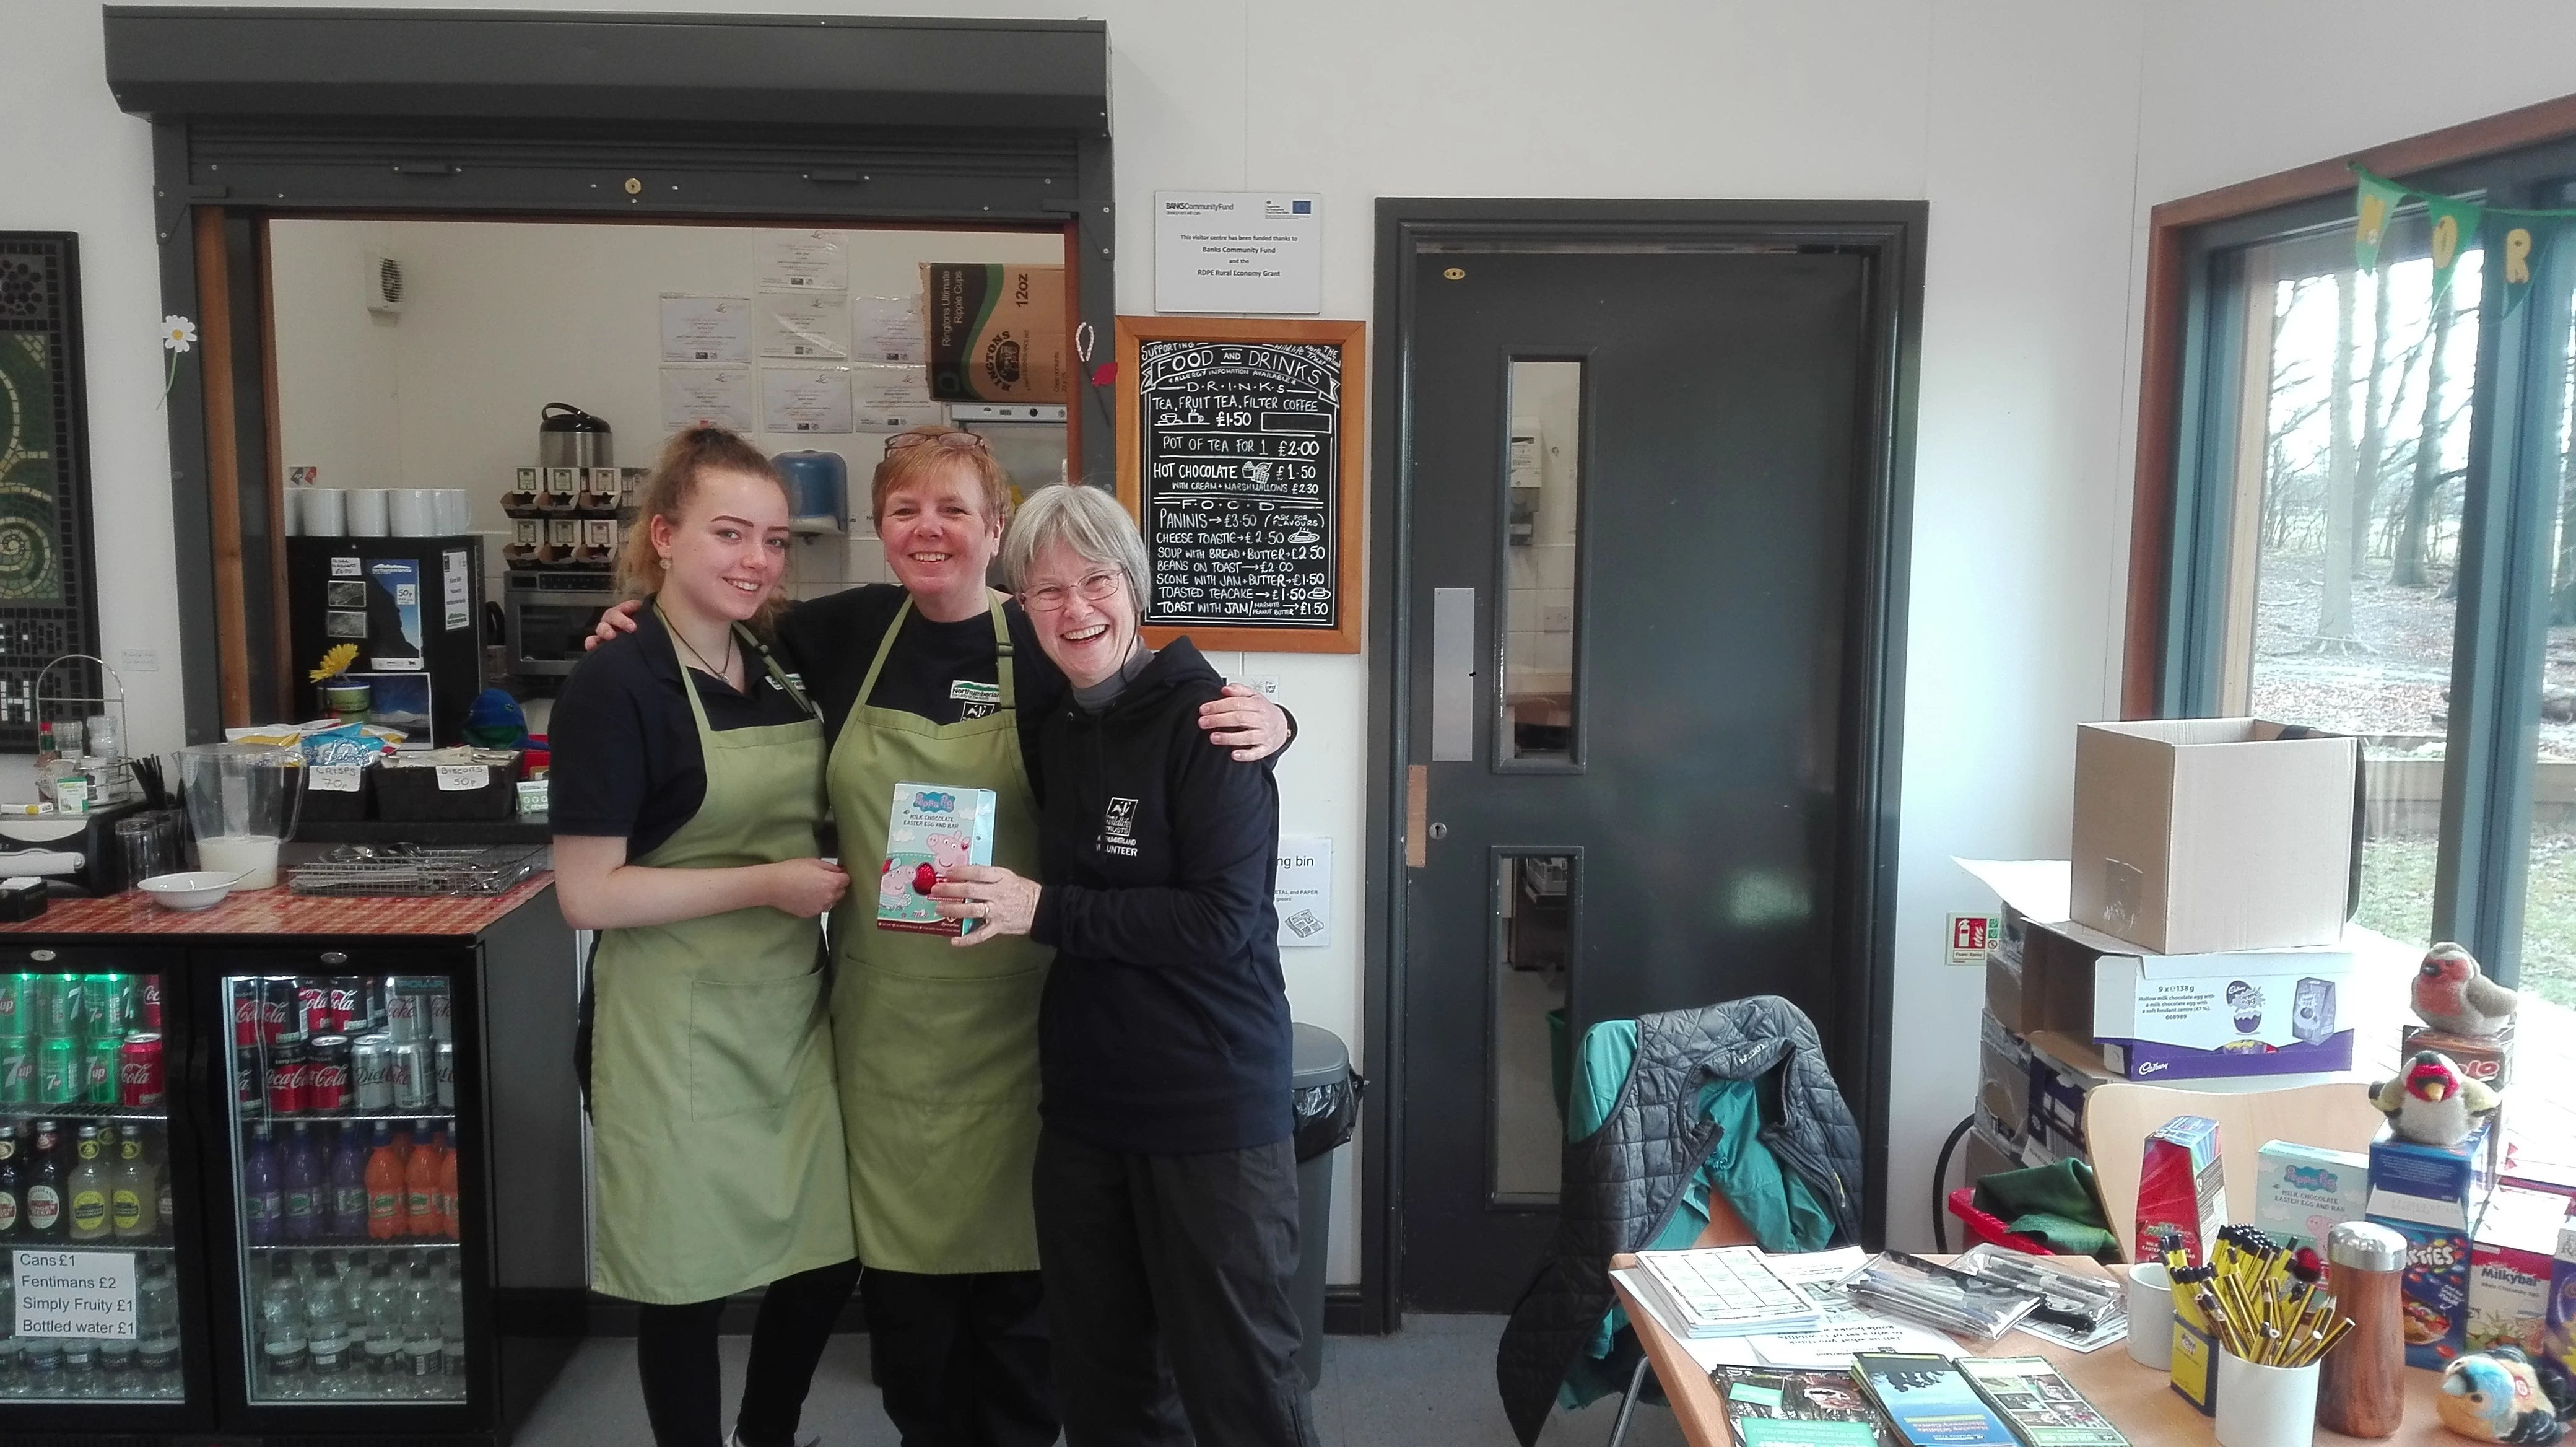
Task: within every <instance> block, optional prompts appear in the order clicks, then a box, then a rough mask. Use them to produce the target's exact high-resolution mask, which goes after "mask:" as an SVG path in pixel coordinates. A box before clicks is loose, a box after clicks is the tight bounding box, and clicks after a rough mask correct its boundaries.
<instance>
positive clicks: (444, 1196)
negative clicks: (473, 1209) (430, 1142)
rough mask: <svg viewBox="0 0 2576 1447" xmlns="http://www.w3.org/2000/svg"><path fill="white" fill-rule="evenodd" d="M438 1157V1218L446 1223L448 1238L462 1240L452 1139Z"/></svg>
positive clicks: (462, 1219) (462, 1214)
mask: <svg viewBox="0 0 2576 1447" xmlns="http://www.w3.org/2000/svg"><path fill="white" fill-rule="evenodd" d="M439 1157H440V1160H439V1166H438V1199H439V1208H438V1215H439V1219H440V1220H441V1221H443V1222H445V1223H446V1225H447V1239H448V1240H450V1241H462V1240H464V1239H465V1210H464V1206H463V1203H461V1202H460V1201H458V1200H457V1199H456V1145H455V1143H454V1142H453V1141H452V1140H451V1141H450V1142H449V1143H448V1146H447V1149H445V1150H443V1151H441V1152H439Z"/></svg>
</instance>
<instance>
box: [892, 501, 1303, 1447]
mask: <svg viewBox="0 0 2576 1447" xmlns="http://www.w3.org/2000/svg"><path fill="white" fill-rule="evenodd" d="M1002 567H1003V572H1004V575H1005V577H1006V579H1007V581H1008V583H1009V585H1010V587H1011V589H1012V591H1013V592H1015V593H1016V594H1018V595H1019V599H1020V602H1021V605H1022V606H1023V607H1024V608H1026V609H1027V610H1028V615H1029V620H1030V621H1031V623H1033V624H1034V625H1035V626H1036V632H1037V637H1038V646H1039V647H1040V648H1041V649H1042V650H1043V651H1044V652H1045V653H1046V656H1047V657H1048V658H1049V659H1051V660H1053V661H1054V663H1055V665H1056V666H1057V667H1058V668H1060V669H1062V670H1063V671H1064V675H1065V678H1066V679H1067V681H1069V682H1070V683H1071V684H1072V694H1071V697H1070V698H1069V699H1068V700H1067V701H1066V702H1065V703H1064V704H1063V705H1062V706H1060V707H1058V708H1057V709H1056V710H1055V711H1054V713H1053V714H1051V715H1050V716H1049V717H1048V719H1047V720H1046V723H1045V726H1044V733H1043V735H1042V737H1041V740H1040V749H1041V757H1042V758H1043V759H1044V761H1045V766H1044V769H1043V770H1042V772H1041V777H1043V778H1044V779H1045V780H1046V798H1045V799H1044V801H1043V802H1042V804H1041V807H1040V843H1039V861H1040V870H1039V872H1040V875H1041V877H1042V878H1043V880H1044V881H1045V882H1044V883H1043V884H1041V883H1040V882H1038V881H1036V880H1030V879H1024V878H1022V877H1020V876H1019V875H1016V874H1014V873H1012V872H1010V871H1009V870H1005V869H989V868H977V867H972V866H967V867H960V868H956V869H952V870H950V871H949V872H948V877H947V882H945V883H943V884H940V885H938V886H937V887H935V888H934V889H933V890H932V891H931V892H932V894H933V895H935V896H937V897H939V898H940V900H941V901H942V902H941V905H940V913H942V914H944V915H947V916H948V917H950V918H952V919H961V920H970V921H973V924H972V926H971V927H970V928H969V930H968V931H967V933H965V934H964V935H963V936H961V937H960V938H959V939H958V941H957V943H958V945H959V946H960V947H961V948H973V947H974V946H975V945H976V944H977V943H979V942H981V941H983V940H987V939H993V938H996V937H999V936H1002V935H1017V934H1027V935H1030V936H1032V937H1034V938H1035V939H1036V940H1037V941H1038V942H1039V943H1041V944H1048V945H1053V946H1055V949H1056V957H1055V965H1054V967H1053V970H1052V972H1051V973H1050V974H1049V975H1048V977H1047V982H1046V992H1045V996H1044V999H1043V1001H1042V1002H1041V1004H1040V1006H1039V1014H1038V1061H1039V1076H1040V1080H1041V1082H1042V1086H1043V1096H1042V1103H1041V1106H1040V1114H1041V1116H1042V1118H1043V1128H1042V1131H1041V1133H1040V1135H1039V1138H1038V1151H1037V1166H1036V1201H1037V1216H1038V1264H1039V1269H1040V1271H1041V1272H1042V1273H1043V1274H1044V1277H1045V1283H1046V1307H1047V1318H1048V1324H1049V1327H1050V1334H1051V1335H1052V1337H1053V1338H1054V1342H1055V1374H1056V1392H1057V1395H1058V1398H1059V1407H1060V1409H1061V1410H1062V1412H1063V1414H1064V1427H1065V1440H1066V1441H1067V1443H1068V1444H1070V1447H1091V1444H1104V1443H1122V1444H1123V1443H1164V1442H1170V1443H1183V1442H1188V1441H1190V1440H1191V1439H1192V1438H1193V1437H1195V1438H1196V1440H1197V1441H1199V1442H1202V1443H1216V1442H1223V1443H1228V1444H1234V1443H1254V1444H1269V1447H1313V1444H1314V1443H1315V1440H1316V1438H1315V1429H1314V1425H1313V1422H1312V1419H1311V1417H1310V1415H1309V1413H1308V1410H1307V1402H1306V1388H1305V1383H1304V1381H1303V1380H1302V1378H1301V1377H1300V1376H1299V1374H1298V1371H1297V1365H1296V1351H1297V1342H1298V1325H1297V1318H1296V1313H1295V1311H1294V1309H1293V1308H1292V1307H1291V1305H1290V1303H1289V1297H1288V1283H1289V1278H1290V1277H1291V1275H1293V1274H1294V1272H1295V1271H1296V1267H1297V1248H1298V1243H1297V1176H1296V1161H1295V1159H1294V1157H1293V1154H1292V1150H1291V1146H1290V1142H1289V1126H1290V1120H1289V1110H1288V995H1287V989H1286V986H1285V984H1284V983H1283V981H1282V980H1281V977H1280V972H1279V950H1278V942H1277V936H1278V921H1277V919H1276V917H1275V915H1274V913H1273V911H1272V908H1271V874H1272V870H1273V868H1274V864H1275V860H1276V854H1277V843H1278V833H1279V792H1278V789H1277V786H1276V785H1275V784H1274V783H1273V782H1272V779H1271V774H1270V770H1269V769H1268V768H1266V767H1264V766H1262V765H1260V764H1257V763H1238V762H1236V761H1234V760H1232V759H1229V758H1227V757H1226V756H1225V755H1224V753H1223V752H1221V751H1219V750H1216V749H1211V748H1208V747H1206V746H1205V745H1204V744H1201V743H1200V742H1198V724H1197V719H1198V709H1199V705H1200V704H1202V703H1204V702H1206V701H1207V700H1209V699H1212V698H1215V697H1216V696H1217V694H1218V691H1219V690H1220V689H1222V688H1223V687H1224V684H1225V680H1224V679H1222V678H1220V677H1219V676H1218V675H1217V673H1216V670H1214V669H1212V668H1210V667H1209V666H1208V664H1207V662H1206V660H1205V659H1203V658H1201V657H1200V656H1199V652H1198V650H1197V649H1196V648H1194V647H1192V646H1191V645H1190V642H1189V640H1188V639H1186V638H1184V639H1178V640H1175V641H1174V642H1173V643H1171V644H1170V645H1169V646H1167V647H1165V648H1163V649H1161V650H1160V651H1155V650H1151V649H1148V648H1146V647H1145V646H1144V642H1143V639H1142V638H1141V637H1140V635H1139V632H1138V628H1137V619H1138V617H1139V615H1140V614H1142V612H1143V611H1144V604H1145V599H1146V596H1147V591H1148V587H1149V578H1148V575H1147V565H1146V559H1145V548H1144V544H1143V542H1142V541H1141V540H1140V539H1139V538H1138V537H1137V535H1136V526H1135V524H1134V523H1133V522H1131V521H1129V519H1128V517H1127V514H1126V512H1125V511H1124V510H1123V509H1121V508H1120V507H1119V506H1118V504H1117V502H1116V500H1114V499H1113V498H1111V497H1110V496H1109V495H1108V494H1107V493H1104V492H1100V491H1096V490H1094V489H1091V488H1086V487H1052V488H1048V489H1045V490H1044V491H1041V492H1039V493H1037V494H1036V495H1035V496H1033V497H1031V498H1030V499H1029V500H1028V502H1027V503H1026V504H1025V505H1024V506H1023V507H1022V508H1021V509H1020V513H1019V516H1018V518H1017V519H1016V520H1015V521H1014V522H1013V523H1012V525H1011V531H1010V534H1009V536H1008V537H1006V538H1005V539H1004V540H1003V544H1002Z"/></svg>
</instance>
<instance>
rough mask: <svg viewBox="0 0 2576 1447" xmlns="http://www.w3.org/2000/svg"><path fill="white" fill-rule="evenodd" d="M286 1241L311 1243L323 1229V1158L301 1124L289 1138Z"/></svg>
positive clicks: (308, 1131) (289, 1133)
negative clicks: (315, 1235)
mask: <svg viewBox="0 0 2576 1447" xmlns="http://www.w3.org/2000/svg"><path fill="white" fill-rule="evenodd" d="M284 1174H285V1177H286V1239H288V1240H290V1241H310V1240H312V1239H313V1237H314V1234H315V1233H316V1232H317V1231H319V1230H320V1229H321V1226H322V1206H323V1201H322V1187H323V1181H324V1178H323V1175H322V1156H321V1152H320V1151H319V1150H318V1149H316V1148H315V1145H314V1142H313V1131H312V1129H311V1128H310V1127H309V1126H307V1125H305V1123H304V1122H302V1121H300V1120H299V1121H297V1122H296V1123H295V1124H294V1125H293V1126H291V1127H289V1128H288V1134H287V1137H286V1169H285V1172H284Z"/></svg>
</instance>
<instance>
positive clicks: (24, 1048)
mask: <svg viewBox="0 0 2576 1447" xmlns="http://www.w3.org/2000/svg"><path fill="white" fill-rule="evenodd" d="M35 1098H36V1040H35V1037H34V1036H32V1035H8V1036H0V1105H26V1104H28V1103H30V1102H32V1101H34V1100H35Z"/></svg>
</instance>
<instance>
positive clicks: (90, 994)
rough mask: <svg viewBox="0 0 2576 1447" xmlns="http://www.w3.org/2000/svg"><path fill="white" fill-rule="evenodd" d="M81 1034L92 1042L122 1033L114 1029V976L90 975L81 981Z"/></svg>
mask: <svg viewBox="0 0 2576 1447" xmlns="http://www.w3.org/2000/svg"><path fill="white" fill-rule="evenodd" d="M81 1033H82V1034H83V1035H86V1036H88V1037H89V1038H91V1039H92V1040H95V1039H97V1038H98V1037H100V1036H102V1035H110V1036H114V1035H122V1034H123V1033H124V1032H123V1031H121V1030H119V1029H117V1028H116V976H114V975H91V976H89V977H87V978H86V979H84V980H82V981H81Z"/></svg>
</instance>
